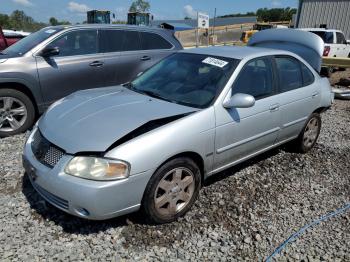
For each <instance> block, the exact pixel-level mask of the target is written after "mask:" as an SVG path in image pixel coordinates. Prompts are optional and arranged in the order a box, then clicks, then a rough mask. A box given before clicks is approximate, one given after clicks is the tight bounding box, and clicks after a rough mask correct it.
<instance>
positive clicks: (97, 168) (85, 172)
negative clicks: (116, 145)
mask: <svg viewBox="0 0 350 262" xmlns="http://www.w3.org/2000/svg"><path fill="white" fill-rule="evenodd" d="M129 171H130V170H129V165H128V164H127V163H126V162H123V161H120V160H112V159H107V158H99V157H85V156H77V157H74V158H73V159H72V160H71V161H70V162H69V163H68V165H67V166H66V168H65V170H64V172H65V173H67V174H69V175H72V176H76V177H81V178H85V179H91V180H100V181H106V180H118V179H124V178H127V177H128V176H129Z"/></svg>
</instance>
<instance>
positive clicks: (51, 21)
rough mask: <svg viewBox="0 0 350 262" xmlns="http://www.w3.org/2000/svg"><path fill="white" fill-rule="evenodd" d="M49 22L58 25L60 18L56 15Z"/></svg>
mask: <svg viewBox="0 0 350 262" xmlns="http://www.w3.org/2000/svg"><path fill="white" fill-rule="evenodd" d="M49 22H50V24H51V25H52V26H55V25H58V20H57V19H56V18H55V17H51V18H50V20H49Z"/></svg>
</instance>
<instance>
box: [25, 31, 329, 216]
mask: <svg viewBox="0 0 350 262" xmlns="http://www.w3.org/2000/svg"><path fill="white" fill-rule="evenodd" d="M248 45H249V46H248V47H232V46H231V47H229V46H226V47H210V48H198V49H189V50H186V51H180V52H178V53H176V54H173V55H172V56H169V57H167V58H165V59H164V60H162V61H161V62H159V63H158V64H156V65H155V66H153V67H152V68H150V69H149V70H147V71H146V72H145V73H143V74H142V75H140V76H139V77H137V78H136V79H135V80H134V81H132V82H130V83H127V84H124V85H123V86H117V87H108V88H100V89H91V90H84V91H79V92H76V93H74V94H72V95H70V96H68V97H66V98H63V99H61V100H59V101H57V102H56V103H55V104H53V105H52V106H51V107H50V108H49V109H48V111H47V112H46V113H45V114H44V115H43V116H42V118H41V119H40V120H39V122H38V124H37V125H36V126H35V128H34V130H33V132H32V133H31V135H30V136H29V138H28V140H27V141H26V145H25V149H24V154H23V164H24V167H25V170H26V172H27V173H28V175H29V178H30V181H31V183H32V184H33V187H34V188H35V189H36V191H37V192H39V194H40V195H42V196H43V197H44V198H45V199H46V200H47V201H48V202H50V203H52V204H53V205H54V206H56V207H58V208H60V209H61V210H63V211H65V212H68V213H70V214H73V215H75V216H79V217H82V218H87V219H108V218H112V217H116V216H120V215H123V214H126V213H130V212H133V211H136V210H138V209H140V208H142V210H143V211H144V213H145V214H146V217H147V218H148V219H150V220H151V221H152V222H155V223H167V222H171V221H174V220H175V219H177V218H178V217H179V216H182V215H184V214H185V213H186V212H187V211H188V210H189V209H190V208H191V206H192V205H193V203H194V202H195V200H196V198H197V196H198V194H199V190H200V188H201V185H202V182H203V181H204V179H206V178H208V177H210V176H213V175H215V174H217V173H218V172H220V171H222V170H224V169H226V168H228V167H231V166H233V165H236V164H238V163H240V162H242V161H244V160H246V159H249V158H251V157H253V156H256V155H258V154H261V153H262V152H265V151H267V150H269V149H271V148H273V147H276V146H279V145H281V144H284V143H287V142H290V143H291V145H292V146H293V147H294V148H295V149H296V150H298V151H300V152H307V151H309V150H310V149H311V148H312V147H313V146H314V145H315V143H316V141H317V138H318V135H319V133H320V129H321V117H320V113H321V112H323V111H325V110H326V109H327V108H329V107H330V106H331V103H332V99H333V95H332V93H331V88H330V84H329V81H328V79H327V78H322V77H321V76H320V75H319V74H318V72H319V70H320V68H321V62H322V60H321V55H322V52H323V41H322V40H321V39H320V38H319V37H317V36H315V35H313V34H311V33H308V32H302V31H297V30H288V29H278V30H277V29H276V30H266V31H262V32H259V33H256V34H254V35H253V37H252V38H251V40H250V42H249V43H248ZM286 50H288V51H286ZM291 51H293V52H291ZM298 54H299V55H298Z"/></svg>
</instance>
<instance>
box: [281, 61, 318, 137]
mask: <svg viewBox="0 0 350 262" xmlns="http://www.w3.org/2000/svg"><path fill="white" fill-rule="evenodd" d="M275 67H276V71H277V74H278V79H279V84H278V92H279V94H278V95H276V100H278V103H279V104H280V112H281V122H280V128H281V130H280V132H279V135H278V139H277V142H282V141H285V140H288V139H290V138H293V137H296V136H298V134H299V133H300V131H301V130H302V128H303V126H304V124H305V122H306V120H307V118H308V117H309V116H310V115H311V113H312V112H313V111H314V110H315V109H316V108H317V104H318V101H319V97H320V93H319V90H318V88H317V86H316V84H315V76H314V75H313V73H312V71H311V70H310V69H309V68H308V67H307V66H306V65H305V64H303V63H302V62H300V61H299V60H297V59H296V58H294V57H291V56H285V55H284V56H276V57H275Z"/></svg>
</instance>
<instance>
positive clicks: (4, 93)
mask: <svg viewBox="0 0 350 262" xmlns="http://www.w3.org/2000/svg"><path fill="white" fill-rule="evenodd" d="M0 97H13V98H16V99H18V100H20V101H21V102H22V103H23V104H24V105H25V107H26V109H27V119H26V121H25V122H24V124H23V125H22V126H21V127H20V128H19V129H17V130H15V131H11V132H1V131H0V137H7V136H12V135H16V134H20V133H23V132H24V131H26V130H27V129H28V128H30V127H31V126H32V125H33V123H34V121H35V108H34V105H33V103H32V101H31V100H30V98H29V97H28V96H27V95H26V94H24V93H22V92H20V91H17V90H14V89H0Z"/></svg>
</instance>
